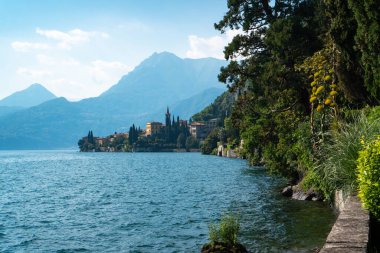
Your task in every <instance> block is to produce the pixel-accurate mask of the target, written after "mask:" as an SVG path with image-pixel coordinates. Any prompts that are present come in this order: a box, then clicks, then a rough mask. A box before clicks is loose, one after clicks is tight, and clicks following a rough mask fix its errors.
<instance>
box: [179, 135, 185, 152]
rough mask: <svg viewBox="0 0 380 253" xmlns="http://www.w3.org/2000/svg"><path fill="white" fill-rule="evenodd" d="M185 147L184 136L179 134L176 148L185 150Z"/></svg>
mask: <svg viewBox="0 0 380 253" xmlns="http://www.w3.org/2000/svg"><path fill="white" fill-rule="evenodd" d="M185 145H186V136H185V135H184V134H183V133H180V134H179V135H178V138H177V148H179V149H181V148H185Z"/></svg>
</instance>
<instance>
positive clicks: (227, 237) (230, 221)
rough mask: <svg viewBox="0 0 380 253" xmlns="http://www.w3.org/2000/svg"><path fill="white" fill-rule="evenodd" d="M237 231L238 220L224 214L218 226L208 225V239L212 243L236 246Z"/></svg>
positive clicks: (230, 214)
mask: <svg viewBox="0 0 380 253" xmlns="http://www.w3.org/2000/svg"><path fill="white" fill-rule="evenodd" d="M239 230H240V222H239V218H238V217H237V216H236V215H234V214H233V213H229V214H224V215H222V218H221V220H220V222H219V224H213V223H211V224H210V225H209V239H210V241H211V242H212V243H216V242H224V243H226V244H228V245H236V244H237V243H238V234H239Z"/></svg>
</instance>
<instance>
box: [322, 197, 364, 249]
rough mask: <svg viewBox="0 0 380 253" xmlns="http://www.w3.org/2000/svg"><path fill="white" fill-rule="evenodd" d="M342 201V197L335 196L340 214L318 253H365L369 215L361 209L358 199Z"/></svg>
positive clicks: (351, 198)
mask: <svg viewBox="0 0 380 253" xmlns="http://www.w3.org/2000/svg"><path fill="white" fill-rule="evenodd" d="M337 194H339V193H337ZM344 199H345V198H344V197H343V196H336V202H337V208H338V211H340V213H339V216H338V219H337V220H336V222H335V224H334V226H333V227H332V229H331V232H330V234H329V235H328V237H327V240H326V243H325V245H324V246H323V248H322V249H321V251H320V253H365V252H367V247H368V235H369V214H368V212H367V211H366V210H364V209H363V208H362V206H361V203H360V200H359V198H358V197H356V196H349V197H348V198H347V199H346V200H345V201H344ZM339 209H340V210H339Z"/></svg>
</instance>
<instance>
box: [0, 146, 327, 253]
mask: <svg viewBox="0 0 380 253" xmlns="http://www.w3.org/2000/svg"><path fill="white" fill-rule="evenodd" d="M283 184H284V180H282V179H280V178H276V177H270V176H268V175H267V174H266V173H265V170H263V169H262V168H250V167H248V166H247V165H246V163H245V161H241V160H232V159H221V158H218V157H213V156H201V155H200V154H196V153H184V154H175V153H154V154H152V153H151V154H149V153H135V154H127V153H108V154H107V153H96V154H94V153H88V154H86V153H78V152H72V151H64V152H62V151H2V152H0V196H1V198H0V252H199V249H200V247H201V245H202V244H203V243H205V242H206V241H207V237H208V224H209V223H210V222H212V221H216V220H217V219H218V217H219V215H220V214H221V213H222V212H224V211H226V210H229V209H232V210H234V211H236V212H239V213H240V216H241V222H242V232H241V241H242V243H244V244H245V245H247V246H248V248H249V249H250V251H251V252H310V251H312V250H314V248H315V247H318V246H319V245H321V244H322V243H323V241H324V238H325V236H326V234H327V232H328V231H329V228H330V226H331V224H332V222H333V220H334V215H333V214H332V212H331V210H330V209H328V208H326V206H324V205H323V204H321V203H310V202H309V203H306V202H298V201H289V200H286V199H284V198H282V197H281V196H279V194H278V189H279V187H280V186H281V185H283Z"/></svg>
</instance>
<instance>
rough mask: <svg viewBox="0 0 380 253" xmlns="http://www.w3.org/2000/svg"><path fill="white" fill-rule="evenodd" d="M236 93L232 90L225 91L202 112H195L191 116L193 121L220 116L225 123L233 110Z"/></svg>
mask: <svg viewBox="0 0 380 253" xmlns="http://www.w3.org/2000/svg"><path fill="white" fill-rule="evenodd" d="M234 97H235V95H234V94H233V93H231V92H228V91H226V92H224V93H223V94H222V95H220V96H219V97H217V98H216V99H215V101H214V102H213V103H212V104H211V105H209V106H207V107H206V108H205V109H203V110H202V111H201V112H199V113H197V114H194V115H193V116H192V117H191V118H192V121H208V120H210V119H215V118H219V119H221V123H223V120H224V118H225V117H226V115H230V114H231V111H232V105H233V103H234Z"/></svg>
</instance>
